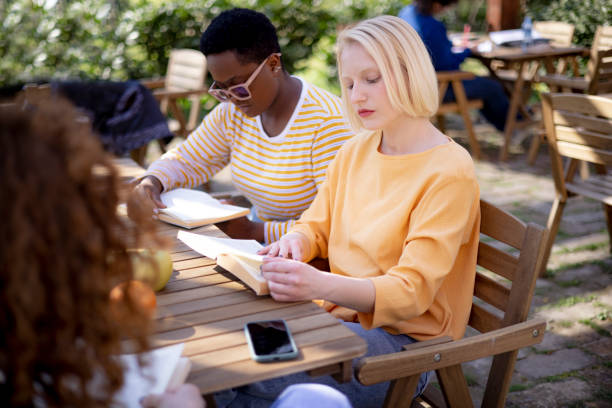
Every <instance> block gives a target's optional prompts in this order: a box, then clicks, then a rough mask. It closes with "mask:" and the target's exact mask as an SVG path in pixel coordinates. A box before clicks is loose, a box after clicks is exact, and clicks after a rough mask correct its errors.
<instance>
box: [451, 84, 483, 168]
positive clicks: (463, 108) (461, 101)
mask: <svg viewBox="0 0 612 408" xmlns="http://www.w3.org/2000/svg"><path fill="white" fill-rule="evenodd" d="M452 85H453V92H454V93H455V99H456V100H457V104H458V105H459V113H461V116H462V117H463V124H464V125H465V129H466V130H467V133H468V138H469V140H470V149H471V150H472V156H474V158H475V159H480V146H479V145H478V139H476V133H474V127H473V126H472V118H470V112H469V111H468V101H467V97H466V96H465V90H464V89H463V84H462V83H461V81H459V80H457V81H453V82H452Z"/></svg>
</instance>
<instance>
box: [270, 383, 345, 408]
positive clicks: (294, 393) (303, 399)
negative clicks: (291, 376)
mask: <svg viewBox="0 0 612 408" xmlns="http://www.w3.org/2000/svg"><path fill="white" fill-rule="evenodd" d="M302 407H303V408H313V407H316V408H351V403H350V402H349V400H348V398H346V395H344V394H342V393H341V392H340V391H338V390H336V389H334V388H332V387H329V386H327V385H321V384H294V385H290V386H289V387H287V388H286V389H285V391H283V393H282V394H281V395H280V396H279V397H278V398H277V399H276V401H274V404H272V406H271V407H270V408H302Z"/></svg>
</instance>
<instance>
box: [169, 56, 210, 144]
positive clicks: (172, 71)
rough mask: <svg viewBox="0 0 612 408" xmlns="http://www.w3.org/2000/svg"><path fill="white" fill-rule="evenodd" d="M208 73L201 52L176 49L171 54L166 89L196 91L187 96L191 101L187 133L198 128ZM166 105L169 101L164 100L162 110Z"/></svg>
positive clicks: (186, 127) (204, 58)
mask: <svg viewBox="0 0 612 408" xmlns="http://www.w3.org/2000/svg"><path fill="white" fill-rule="evenodd" d="M206 72H207V66H206V57H205V56H204V54H202V53H201V52H200V51H196V50H191V49H176V50H172V51H171V52H170V59H169V60H168V70H167V71H166V77H165V81H164V87H165V89H166V90H167V91H171V92H176V91H179V92H180V91H182V92H187V93H188V92H190V91H192V92H193V91H195V93H194V94H193V95H190V96H187V98H188V99H189V100H190V101H191V108H190V109H189V116H188V118H187V123H186V125H185V133H188V132H190V131H191V130H193V129H194V128H195V127H196V126H197V121H198V116H199V114H200V98H201V97H202V92H201V90H202V88H204V87H205V84H204V81H205V79H206ZM198 91H199V92H198ZM164 103H167V99H165V100H162V109H164V108H163V104H164ZM179 133H181V132H179ZM181 136H186V134H183V135H181Z"/></svg>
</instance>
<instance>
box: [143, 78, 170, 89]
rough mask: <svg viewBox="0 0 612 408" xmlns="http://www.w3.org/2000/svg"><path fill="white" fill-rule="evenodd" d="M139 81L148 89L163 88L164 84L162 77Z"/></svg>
mask: <svg viewBox="0 0 612 408" xmlns="http://www.w3.org/2000/svg"><path fill="white" fill-rule="evenodd" d="M139 82H140V83H141V84H142V85H144V86H145V87H147V88H149V89H157V88H163V87H164V85H165V80H164V78H150V79H141V80H139Z"/></svg>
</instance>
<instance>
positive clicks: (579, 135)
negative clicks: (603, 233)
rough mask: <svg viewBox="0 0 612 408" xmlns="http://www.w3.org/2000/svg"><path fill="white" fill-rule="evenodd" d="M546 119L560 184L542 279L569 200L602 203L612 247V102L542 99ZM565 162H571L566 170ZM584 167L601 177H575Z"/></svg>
mask: <svg viewBox="0 0 612 408" xmlns="http://www.w3.org/2000/svg"><path fill="white" fill-rule="evenodd" d="M542 109H543V110H542V115H543V120H544V126H545V128H546V136H547V138H548V143H549V144H548V146H549V151H550V157H551V165H552V174H553V178H554V181H555V200H554V202H553V205H552V208H551V210H550V214H549V216H548V223H547V227H548V229H549V232H548V238H547V240H546V247H545V252H544V262H542V269H541V272H540V274H541V275H543V274H544V273H545V271H546V263H547V261H548V257H549V256H550V251H551V248H552V245H553V242H554V241H555V236H556V235H557V231H558V229H559V224H560V221H561V215H562V214H563V209H564V208H565V204H566V203H567V199H568V198H569V197H572V196H575V195H582V196H585V197H589V198H591V199H593V200H597V201H600V202H601V203H602V205H603V208H604V212H605V215H606V220H607V224H608V234H609V235H610V241H611V242H612V171H610V168H611V166H612V99H610V98H606V97H601V96H593V95H584V94H571V93H565V94H544V95H542ZM562 158H566V159H568V160H569V161H568V162H567V163H566V166H565V169H564V168H563V163H562ZM580 161H583V162H589V163H593V164H594V167H595V170H596V173H595V174H589V176H588V178H586V179H582V178H580V177H576V173H577V171H578V164H579V162H580Z"/></svg>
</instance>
